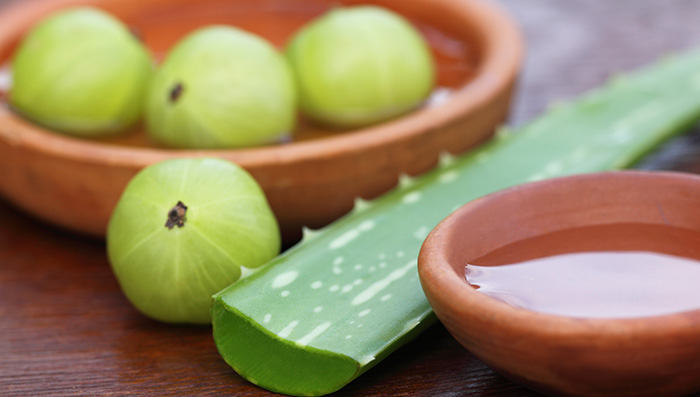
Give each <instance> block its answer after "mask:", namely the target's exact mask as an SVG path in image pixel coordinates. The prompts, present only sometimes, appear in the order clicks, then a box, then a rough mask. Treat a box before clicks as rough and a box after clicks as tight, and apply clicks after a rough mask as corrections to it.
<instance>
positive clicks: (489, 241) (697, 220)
mask: <svg viewBox="0 0 700 397" xmlns="http://www.w3.org/2000/svg"><path fill="white" fill-rule="evenodd" d="M693 194H697V195H700V178H699V177H697V176H693V175H682V174H674V173H668V172H656V173H653V172H636V171H620V172H609V173H601V174H590V175H581V176H574V177H568V178H561V179H555V180H549V181H544V182H540V183H535V184H531V185H524V186H520V187H516V188H513V189H509V190H506V191H503V192H501V193H497V194H495V195H492V196H489V197H486V198H483V199H481V200H477V201H476V202H473V203H471V204H468V205H466V206H465V207H463V208H462V209H461V210H459V211H457V212H456V213H455V214H454V215H453V217H454V218H453V220H452V221H451V222H450V225H451V227H452V230H451V232H450V233H449V235H448V236H447V243H446V247H450V249H449V250H447V255H448V260H449V264H450V266H451V268H452V269H453V270H454V271H455V272H457V273H460V274H462V275H463V271H464V265H465V263H468V262H474V261H477V262H479V263H477V264H481V265H485V266H488V265H496V264H498V263H492V262H493V261H492V260H491V259H490V258H494V257H495V255H489V254H493V253H497V252H498V251H499V249H503V248H504V247H506V246H508V247H509V248H511V252H508V253H501V255H498V256H499V257H500V258H508V255H510V259H505V260H507V261H511V262H512V261H523V260H529V259H534V258H537V257H542V256H546V255H556V254H563V253H569V252H576V251H593V250H641V249H646V250H652V251H659V252H663V253H669V254H678V255H686V256H690V257H693V258H700V246H697V247H696V246H693V245H683V244H681V245H679V244H678V241H677V240H676V239H675V238H672V237H668V238H666V237H664V236H659V238H658V239H657V240H655V241H652V242H648V241H640V240H639V239H638V238H637V236H635V235H630V234H624V233H617V234H616V233H615V228H614V227H613V228H611V229H610V231H609V232H607V233H606V232H601V230H603V229H601V228H597V227H596V226H605V225H624V224H637V225H640V227H644V226H652V227H653V226H654V225H656V226H668V227H675V228H682V229H691V230H696V231H700V212H698V211H696V210H695V208H696V206H697V202H696V199H694V198H693ZM695 197H700V196H695ZM586 228H590V229H588V231H586ZM574 229H579V230H574ZM601 233H602V234H601ZM543 235H551V238H552V240H551V241H550V243H549V244H547V245H544V244H532V242H534V241H541V238H542V236H543ZM573 236H578V238H577V239H576V240H574V239H572V237H573ZM581 236H583V237H585V238H581ZM649 244H651V245H649ZM513 247H517V248H518V249H517V250H513V249H512V248H513ZM480 259H483V260H481V261H480ZM465 261H466V262H465ZM499 261H502V259H499ZM501 264H502V263H501Z"/></svg>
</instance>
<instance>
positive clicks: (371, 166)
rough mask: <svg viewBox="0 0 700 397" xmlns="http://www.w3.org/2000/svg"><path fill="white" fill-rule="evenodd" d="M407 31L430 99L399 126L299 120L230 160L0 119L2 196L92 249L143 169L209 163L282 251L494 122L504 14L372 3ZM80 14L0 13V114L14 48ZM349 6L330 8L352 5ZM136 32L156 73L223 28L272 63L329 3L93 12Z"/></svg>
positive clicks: (505, 33) (502, 106) (35, 8)
mask: <svg viewBox="0 0 700 397" xmlns="http://www.w3.org/2000/svg"><path fill="white" fill-rule="evenodd" d="M366 3H368V4H375V5H379V6H382V7H385V8H387V9H391V10H392V11H394V12H396V13H398V14H400V15H402V16H404V17H406V18H407V19H408V20H409V21H411V23H412V24H413V25H414V26H415V27H416V28H417V29H418V30H419V31H420V32H421V35H422V36H423V37H424V38H425V40H426V41H427V42H428V43H429V45H430V50H431V51H430V53H431V56H432V58H433V60H434V63H435V65H436V66H435V67H436V74H435V82H436V84H435V87H434V89H433V90H432V92H431V94H430V95H429V97H428V99H427V100H426V101H425V103H424V104H423V106H421V107H420V108H418V109H416V110H414V111H411V112H409V113H407V114H405V115H402V116H400V117H398V118H394V119H391V120H389V121H386V122H383V123H379V124H372V125H370V126H366V127H362V128H355V129H351V130H348V131H342V132H339V131H338V130H337V128H330V127H325V126H322V125H321V124H317V123H312V122H310V121H308V120H306V119H305V117H303V116H299V119H298V121H297V123H296V128H295V130H294V131H293V133H292V134H291V135H289V137H288V138H285V139H283V140H281V141H278V142H275V143H274V144H272V145H267V146H258V147H253V148H238V149H206V150H196V149H170V148H166V147H164V146H162V145H160V144H157V143H155V142H154V140H152V139H150V138H149V137H148V135H147V134H146V133H145V128H144V124H143V123H140V124H137V125H136V126H135V127H134V128H133V130H132V131H128V132H127V133H124V134H119V135H109V136H104V137H99V138H96V139H89V140H87V139H81V138H76V137H72V136H64V135H60V134H56V133H55V132H54V131H51V130H48V129H47V128H44V127H40V126H38V125H36V124H34V123H32V122H29V121H27V120H25V119H23V118H21V117H19V116H18V115H17V114H16V113H14V112H13V111H11V110H10V109H8V108H7V107H4V108H2V109H0V158H1V159H2V160H0V170H2V171H3V175H4V178H3V180H2V181H0V192H2V194H3V195H4V196H5V197H6V198H8V199H9V200H10V201H12V202H13V203H15V204H16V205H18V206H20V207H22V208H24V209H25V210H27V211H29V212H30V213H32V214H34V215H36V216H38V217H40V218H43V219H45V220H47V221H49V222H52V223H55V224H58V225H60V226H63V227H66V228H69V229H72V230H77V231H80V232H83V233H88V234H93V235H103V234H104V231H105V228H106V224H107V220H108V218H109V214H110V213H111V211H112V209H113V208H114V205H115V204H116V201H117V199H118V197H119V195H120V193H121V191H122V190H123V188H124V186H125V185H126V183H127V181H128V180H129V179H130V178H131V177H133V175H135V173H136V172H137V171H138V170H140V169H142V168H143V167H145V166H147V165H149V164H152V163H154V162H157V161H160V160H165V159H169V158H176V157H200V156H215V157H221V158H225V159H228V160H231V161H233V162H235V163H237V164H239V165H241V166H242V167H243V168H245V169H246V170H248V171H249V172H250V173H251V174H252V175H253V176H254V177H255V178H256V180H257V181H258V182H259V183H260V184H261V185H262V187H263V189H264V191H265V193H266V195H267V197H268V199H269V201H270V204H271V206H272V208H273V211H274V212H275V214H276V216H277V218H278V219H279V221H280V225H281V228H282V230H283V234H284V235H285V237H286V238H287V240H293V239H295V238H296V237H298V236H299V235H300V230H301V227H302V226H309V227H314V228H315V227H320V226H323V225H325V224H327V223H328V222H330V221H331V220H333V219H336V218H337V217H339V216H340V215H342V214H344V213H346V212H347V211H349V210H350V209H351V208H352V206H353V202H354V200H355V198H357V197H363V198H372V197H375V196H377V195H378V194H380V193H382V192H384V191H386V190H388V189H389V188H391V187H392V186H394V185H395V184H396V182H397V179H398V176H399V175H400V174H402V173H407V174H415V173H418V172H422V171H425V170H427V169H428V168H430V167H432V166H433V165H434V164H435V163H436V161H437V158H438V155H439V153H440V152H442V151H445V150H449V151H451V152H461V151H464V150H466V149H468V148H470V147H472V146H474V145H475V144H477V143H479V142H481V141H483V140H484V139H486V138H487V137H488V136H489V135H490V134H491V133H492V132H493V131H494V129H495V127H496V126H497V125H498V124H499V123H501V122H502V120H503V119H504V117H505V115H506V113H507V108H508V103H509V100H510V94H511V91H512V85H513V82H514V79H515V75H516V74H517V71H518V69H519V66H520V57H521V51H522V48H521V40H520V36H519V33H518V31H517V29H516V28H515V27H514V26H513V24H512V22H511V21H510V19H509V18H508V17H507V16H506V15H503V13H502V11H501V10H500V9H498V8H495V7H494V6H492V5H488V4H482V3H480V2H462V1H456V0H440V1H437V2H428V1H410V2H399V1H370V2H363V4H366ZM84 4H86V2H83V1H79V0H66V1H62V2H58V3H57V2H50V1H37V2H31V3H29V2H27V3H18V4H15V5H12V6H10V7H7V8H5V9H4V10H3V11H2V13H0V22H2V23H1V24H0V61H2V62H3V63H4V66H3V67H2V73H1V74H0V76H2V78H1V79H0V82H2V83H3V84H0V89H1V90H2V96H0V100H2V101H4V102H6V101H7V97H6V94H7V91H8V89H11V87H10V84H9V83H10V82H11V79H10V78H9V71H10V67H9V66H10V65H9V63H8V62H9V61H10V60H11V58H12V55H13V53H14V50H15V48H16V46H17V45H18V43H19V42H20V40H21V38H22V37H23V35H24V34H25V33H26V32H27V31H28V30H29V29H30V28H31V27H32V26H34V24H35V23H36V22H37V21H39V20H40V19H41V18H42V17H44V16H46V15H49V14H50V13H52V12H55V11H57V10H60V9H64V8H66V7H69V6H79V5H84ZM356 4H359V2H355V1H347V2H342V4H341V5H356ZM91 5H92V6H95V7H98V8H100V9H102V10H104V11H106V12H108V13H110V14H112V15H114V16H116V17H117V18H118V19H120V20H122V21H124V22H125V23H126V24H127V25H129V26H130V27H132V28H133V30H134V31H136V32H138V34H139V36H140V37H141V38H142V40H143V43H144V45H145V46H146V48H148V49H149V50H150V51H151V52H152V55H153V57H154V59H156V60H157V61H158V62H160V61H161V60H162V59H163V58H165V56H166V54H167V53H168V52H169V51H170V49H171V48H172V47H173V46H174V45H175V44H176V43H177V42H178V41H179V40H181V39H182V38H183V37H184V36H186V35H187V34H189V33H191V32H192V31H194V30H196V29H198V28H201V27H203V26H209V25H221V24H223V25H233V26H236V27H237V28H239V29H242V30H245V31H249V32H251V33H254V34H256V35H259V36H261V37H263V38H264V39H265V40H267V41H269V42H271V43H272V44H273V45H274V46H276V47H277V48H278V49H280V50H282V49H283V48H284V47H285V46H286V45H287V43H288V41H289V40H290V38H291V37H292V36H293V35H294V34H295V33H296V32H298V31H299V30H300V29H301V28H302V27H303V26H305V25H306V24H307V23H308V22H309V21H311V20H313V19H315V18H317V17H319V16H321V15H323V14H324V13H326V12H327V11H329V10H330V9H331V8H332V7H335V6H337V3H336V2H330V1H321V0H306V1H303V2H294V3H290V2H283V1H275V0H265V1H260V2H248V1H242V0H240V1H221V0H208V1H205V2H195V1H191V0H177V1H171V2H165V1H159V0H149V1H140V2H137V1H129V2H124V1H116V0H103V1H100V2H97V3H91Z"/></svg>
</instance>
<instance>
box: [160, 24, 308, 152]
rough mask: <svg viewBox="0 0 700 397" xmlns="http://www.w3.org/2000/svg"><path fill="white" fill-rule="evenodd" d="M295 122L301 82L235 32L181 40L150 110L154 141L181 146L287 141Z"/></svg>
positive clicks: (255, 40)
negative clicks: (296, 84)
mask: <svg viewBox="0 0 700 397" xmlns="http://www.w3.org/2000/svg"><path fill="white" fill-rule="evenodd" d="M295 119H296V90H295V87H294V77H293V75H292V72H291V70H290V69H289V65H287V63H286V61H285V60H284V57H283V56H282V55H281V54H280V53H279V52H278V51H277V49H275V48H274V47H273V46H272V45H271V44H270V43H268V42H267V41H265V40H264V39H263V38H261V37H258V36H256V35H254V34H251V33H248V32H245V31H243V30H240V29H237V28H234V27H229V26H211V27H207V28H202V29H200V30H197V31H195V32H193V33H191V34H190V35H188V36H187V37H185V38H184V39H183V40H181V41H180V42H179V43H178V44H177V45H176V46H175V48H174V49H173V50H172V51H171V52H170V53H169V54H168V56H167V58H166V59H165V61H164V62H163V64H162V65H161V67H160V68H159V70H158V71H157V72H156V75H155V77H154V80H153V84H152V85H151V87H150V89H149V93H148V99H147V104H146V121H147V127H148V132H149V134H150V136H151V137H152V138H153V139H154V140H156V141H158V142H161V143H163V144H166V145H169V146H175V147H189V148H231V147H244V146H254V145H261V144H266V143H270V142H274V141H276V140H279V139H280V138H282V137H284V136H286V135H288V134H289V133H290V132H291V131H292V129H293V128H294V123H295V121H296V120H295Z"/></svg>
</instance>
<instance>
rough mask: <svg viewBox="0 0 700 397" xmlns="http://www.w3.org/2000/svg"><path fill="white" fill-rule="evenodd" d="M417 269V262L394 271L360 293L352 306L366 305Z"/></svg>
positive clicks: (409, 263) (411, 262)
mask: <svg viewBox="0 0 700 397" xmlns="http://www.w3.org/2000/svg"><path fill="white" fill-rule="evenodd" d="M415 267H416V261H415V260H413V261H410V262H408V263H407V264H405V265H404V266H402V267H400V268H398V269H396V270H394V271H393V272H391V273H389V274H388V275H387V276H386V277H384V278H383V279H381V280H379V281H377V282H375V283H372V285H370V286H369V287H367V289H365V290H364V291H362V292H360V293H359V294H357V296H355V298H353V300H352V304H353V306H357V305H359V304H362V303H365V302H367V301H368V300H370V299H372V298H373V297H374V296H375V295H377V294H378V293H379V292H381V291H382V290H384V289H385V288H386V287H388V286H389V284H391V283H392V282H394V281H396V280H398V279H400V278H401V277H403V276H405V275H406V273H407V272H408V271H409V270H410V269H411V268H415Z"/></svg>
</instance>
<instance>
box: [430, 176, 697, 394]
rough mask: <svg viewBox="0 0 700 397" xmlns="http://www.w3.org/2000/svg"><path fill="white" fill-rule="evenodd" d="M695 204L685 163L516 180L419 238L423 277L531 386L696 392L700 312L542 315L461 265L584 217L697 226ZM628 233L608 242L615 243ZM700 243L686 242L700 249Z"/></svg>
mask: <svg viewBox="0 0 700 397" xmlns="http://www.w3.org/2000/svg"><path fill="white" fill-rule="evenodd" d="M698 203H700V177H698V176H692V175H689V174H680V173H650V172H649V173H647V172H640V171H625V172H611V173H602V174H589V175H580V176H573V177H567V178H562V179H554V180H547V181H543V182H538V183H533V184H528V185H522V186H520V187H515V188H511V189H509V190H505V191H502V192H499V193H495V194H493V195H490V196H486V197H484V198H481V199H478V200H476V201H473V202H471V203H469V204H466V205H465V206H463V207H462V208H460V209H458V210H457V211H456V212H454V213H453V214H451V215H450V216H449V217H447V218H446V219H445V220H443V221H442V222H441V223H440V224H439V225H438V226H437V227H436V228H435V229H434V230H433V231H432V232H431V234H430V235H429V236H428V238H427V239H426V241H425V243H424V244H423V247H422V250H421V253H420V256H419V260H418V270H419V274H420V279H421V282H422V285H423V289H424V291H425V293H426V296H427V298H428V301H429V302H430V304H431V305H432V307H433V309H434V310H435V313H436V314H437V317H438V318H439V319H440V320H441V321H442V323H443V324H444V325H445V327H446V328H447V329H448V330H449V331H450V333H451V334H452V335H453V336H454V337H455V338H456V339H457V340H458V341H459V342H460V343H461V344H462V345H463V346H464V347H466V348H467V349H468V350H469V351H470V352H471V353H473V354H474V355H475V356H476V357H478V358H479V359H481V360H482V361H483V362H484V363H486V364H487V365H489V366H490V367H491V368H493V369H494V370H496V371H497V372H500V373H501V374H503V375H505V376H507V377H509V378H511V379H513V380H515V381H517V382H520V383H523V384H525V385H526V386H528V387H531V388H533V389H536V390H539V391H541V392H545V393H547V394H557V395H558V394H564V395H577V396H670V395H686V394H689V393H691V392H697V391H700V310H694V311H686V312H681V313H676V314H670V315H663V316H652V317H637V318H626V319H620V318H608V319H605V318H576V317H565V316H557V315H551V314H544V313H538V312H534V311H530V310H526V309H522V308H516V307H515V306H510V305H508V304H506V303H503V302H501V301H499V300H496V299H494V298H491V297H489V296H486V295H484V294H483V293H481V292H479V291H477V290H476V289H475V288H473V287H471V286H470V285H469V284H467V282H466V281H465V278H464V266H465V264H467V263H471V261H473V260H475V259H477V258H480V257H482V256H484V255H485V254H487V253H489V252H492V251H494V250H496V249H498V248H499V247H504V246H506V245H510V244H511V243H514V242H517V241H522V240H525V239H530V238H533V237H536V236H541V235H544V234H549V233H553V232H558V231H562V230H570V229H572V228H578V227H583V226H592V225H611V224H624V223H633V224H644V225H657V226H658V225H661V226H663V225H670V226H676V227H680V228H685V229H691V230H694V231H696V232H700V211H699V210H698V208H699V206H698ZM625 239H626V236H624V235H620V236H619V237H615V238H612V239H606V240H604V241H602V242H601V244H603V245H605V246H606V248H604V249H610V248H609V247H614V246H616V245H620V244H621V243H622V240H625ZM618 243H620V244H618ZM552 244H555V245H556V244H558V245H563V244H565V243H564V242H562V241H559V242H552ZM625 244H634V241H631V242H630V241H627V242H625ZM652 245H654V244H652ZM695 245H696V246H693V247H684V248H687V249H688V251H692V252H694V254H693V255H695V257H696V258H697V259H700V246H697V243H696V244H695ZM559 248H561V249H562V250H564V251H565V250H566V249H565V247H559ZM650 249H653V248H650ZM654 250H655V249H654Z"/></svg>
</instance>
